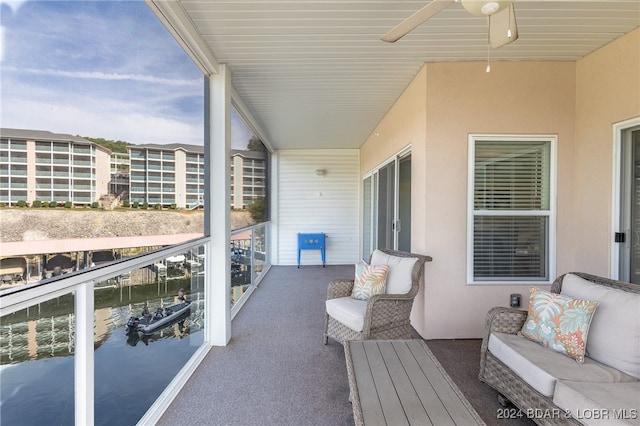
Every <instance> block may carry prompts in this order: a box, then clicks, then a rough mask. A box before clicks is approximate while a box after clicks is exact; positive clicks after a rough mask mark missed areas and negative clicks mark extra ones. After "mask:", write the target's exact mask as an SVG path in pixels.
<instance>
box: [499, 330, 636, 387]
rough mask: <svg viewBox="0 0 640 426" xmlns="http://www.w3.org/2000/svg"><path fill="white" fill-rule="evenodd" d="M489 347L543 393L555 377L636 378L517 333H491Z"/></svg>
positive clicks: (592, 379)
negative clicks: (581, 362)
mask: <svg viewBox="0 0 640 426" xmlns="http://www.w3.org/2000/svg"><path fill="white" fill-rule="evenodd" d="M489 351H490V352H491V353H492V354H493V355H494V356H495V357H496V358H498V359H499V360H500V361H502V363H503V364H505V365H506V366H507V367H509V368H510V369H511V370H512V371H513V372H514V373H515V374H517V375H518V376H520V377H521V378H522V379H523V380H524V381H525V382H527V383H528V384H529V385H530V386H531V387H532V388H534V389H535V390H537V391H538V392H540V393H541V394H543V395H544V396H546V397H551V396H553V391H554V389H555V386H556V382H557V381H558V380H579V381H582V382H591V383H618V382H635V381H637V379H636V378H635V377H632V376H629V375H627V374H624V373H623V372H621V371H620V370H617V369H615V368H613V367H609V366H607V365H604V364H601V363H599V362H597V361H594V360H592V359H590V358H589V357H585V359H584V363H583V364H578V363H577V362H575V361H574V360H573V359H571V358H569V357H566V356H564V355H561V354H559V353H557V352H554V351H550V350H548V349H546V348H544V347H542V346H540V345H539V344H537V343H535V342H532V341H531V340H529V339H525V338H524V337H522V336H518V335H516V334H506V333H491V335H490V336H489Z"/></svg>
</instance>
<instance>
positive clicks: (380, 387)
mask: <svg viewBox="0 0 640 426" xmlns="http://www.w3.org/2000/svg"><path fill="white" fill-rule="evenodd" d="M363 346H364V349H365V352H366V354H367V359H368V360H369V366H370V367H371V375H372V376H373V381H374V383H375V386H376V390H377V391H378V398H379V400H380V405H381V406H382V412H383V413H384V417H385V419H387V423H389V419H393V424H395V425H398V426H400V425H409V422H408V421H407V418H406V416H405V413H404V409H403V407H402V403H401V402H400V398H399V397H398V394H397V392H396V388H395V386H394V385H393V381H392V380H391V376H390V374H389V370H388V369H387V365H386V363H385V360H384V358H383V357H382V353H381V352H380V348H379V347H378V344H377V342H375V341H365V342H364V344H363Z"/></svg>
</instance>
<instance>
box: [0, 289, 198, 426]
mask: <svg viewBox="0 0 640 426" xmlns="http://www.w3.org/2000/svg"><path fill="white" fill-rule="evenodd" d="M200 278H201V277H200ZM200 281H201V279H200V280H199V279H197V278H196V279H177V280H170V281H169V282H165V283H153V284H148V285H135V286H130V287H128V286H109V287H104V288H101V289H96V293H95V301H94V303H95V321H96V322H95V329H94V335H95V340H94V345H95V352H94V360H95V361H94V362H95V367H94V368H95V380H94V382H95V389H94V392H95V408H94V410H95V412H94V413H95V424H96V425H119V426H120V425H122V426H125V425H135V424H136V423H137V421H138V420H139V419H140V418H141V417H142V416H143V415H144V413H145V412H146V411H147V409H148V408H149V407H150V406H151V405H152V404H153V402H154V401H155V400H156V399H157V397H158V396H159V395H160V394H161V393H162V391H163V390H164V389H165V387H166V386H167V385H168V384H169V382H171V380H172V379H173V378H174V376H175V375H176V374H177V373H178V371H179V370H180V369H181V368H182V367H183V365H184V364H185V363H186V362H187V361H188V360H189V358H191V356H192V355H193V354H194V353H195V351H196V350H197V349H198V348H199V347H200V346H201V345H202V343H203V339H204V332H203V318H204V312H203V305H204V303H203V299H204V293H203V290H202V283H201V282H200ZM179 288H184V289H185V290H186V291H187V296H188V299H189V300H191V301H192V304H191V313H190V315H189V316H187V317H185V318H183V319H184V320H183V321H180V322H179V323H176V324H171V325H169V326H168V327H166V328H163V329H162V330H158V331H156V332H154V333H153V334H151V335H148V336H144V335H141V334H139V333H134V334H130V335H127V333H126V322H127V320H128V318H129V317H130V316H140V313H141V311H142V308H143V307H144V305H145V304H148V306H149V307H150V308H152V309H153V308H155V307H156V306H167V305H170V304H172V303H173V301H174V297H175V295H177V291H178V289H179ZM0 328H1V330H0V332H1V333H0V368H1V369H0V422H1V423H2V424H3V425H21V426H28V425H73V424H74V410H75V408H74V357H73V343H74V342H73V341H74V336H73V334H74V333H73V328H74V322H73V295H66V296H63V297H60V298H58V299H55V300H52V301H49V302H46V303H42V304H39V305H35V306H32V307H30V308H29V309H28V310H24V311H20V312H17V313H15V314H11V315H7V316H6V317H3V318H2V319H1V321H0Z"/></svg>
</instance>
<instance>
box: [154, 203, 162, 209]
mask: <svg viewBox="0 0 640 426" xmlns="http://www.w3.org/2000/svg"><path fill="white" fill-rule="evenodd" d="M153 209H154V210H162V204H156V205H154V206H153Z"/></svg>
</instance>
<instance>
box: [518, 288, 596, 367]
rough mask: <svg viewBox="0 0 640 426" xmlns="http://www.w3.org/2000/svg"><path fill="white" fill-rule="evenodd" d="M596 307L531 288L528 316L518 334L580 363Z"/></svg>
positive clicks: (586, 302) (590, 302) (583, 301)
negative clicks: (520, 333) (520, 332)
mask: <svg viewBox="0 0 640 426" xmlns="http://www.w3.org/2000/svg"><path fill="white" fill-rule="evenodd" d="M596 306H598V302H593V301H590V300H580V299H572V298H570V297H567V296H564V295H561V294H556V293H551V292H548V291H546V290H541V289H539V288H535V287H531V296H530V298H529V314H528V316H527V319H526V321H525V322H524V325H523V326H522V335H523V336H524V337H526V338H527V339H529V340H533V341H534V342H537V343H540V344H541V345H543V346H544V347H546V348H549V349H551V350H554V351H556V352H560V353H562V354H564V355H567V356H569V357H571V358H573V359H575V360H576V361H578V362H579V363H582V362H583V361H584V353H585V347H586V343H587V336H588V335H589V325H590V324H591V319H592V318H593V313H594V312H595V310H596Z"/></svg>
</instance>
